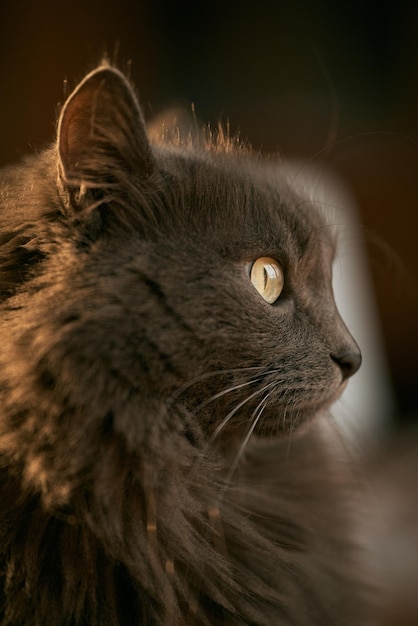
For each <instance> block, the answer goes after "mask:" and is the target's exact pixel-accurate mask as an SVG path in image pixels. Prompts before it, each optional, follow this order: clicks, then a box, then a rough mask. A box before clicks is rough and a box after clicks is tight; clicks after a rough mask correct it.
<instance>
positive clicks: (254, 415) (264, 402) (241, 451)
mask: <svg viewBox="0 0 418 626" xmlns="http://www.w3.org/2000/svg"><path fill="white" fill-rule="evenodd" d="M270 395H271V391H269V392H268V393H267V394H266V395H265V396H264V398H263V399H262V400H261V401H260V402H259V404H258V405H257V407H256V408H255V409H254V411H253V413H252V415H251V420H252V424H251V426H250V428H249V429H248V432H247V434H246V435H245V438H244V441H243V442H242V444H241V447H240V449H239V450H238V452H237V454H236V456H235V459H234V462H233V463H232V464H231V467H230V468H229V471H228V474H227V477H226V479H225V483H224V485H223V488H222V495H223V494H224V492H225V491H226V489H227V488H228V486H229V484H230V482H231V480H232V476H233V475H234V473H235V470H236V469H237V467H238V464H239V462H240V460H241V458H242V455H243V454H244V452H245V449H246V447H247V445H248V442H249V441H250V439H251V436H252V434H253V432H254V430H255V428H256V426H257V424H258V422H259V421H260V418H261V416H262V414H263V412H264V409H265V408H266V406H267V401H268V399H269V397H270Z"/></svg>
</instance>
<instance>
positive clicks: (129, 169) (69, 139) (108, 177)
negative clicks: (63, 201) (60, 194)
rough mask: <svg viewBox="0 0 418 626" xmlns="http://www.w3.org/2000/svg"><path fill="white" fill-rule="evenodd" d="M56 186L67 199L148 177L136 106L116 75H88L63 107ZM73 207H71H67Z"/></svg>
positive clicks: (109, 70) (108, 71)
mask: <svg viewBox="0 0 418 626" xmlns="http://www.w3.org/2000/svg"><path fill="white" fill-rule="evenodd" d="M57 151H58V167H59V184H60V187H61V188H63V189H65V190H67V191H68V192H69V193H70V196H71V197H72V198H74V197H75V198H77V199H80V197H82V196H83V194H84V193H85V192H86V190H88V189H101V190H105V189H106V190H107V191H109V190H110V189H112V187H115V186H116V185H118V183H120V181H121V180H124V179H125V178H126V177H127V176H129V177H130V178H131V179H132V180H142V179H144V178H147V177H149V175H150V174H151V173H152V170H153V159H152V154H151V149H150V144H149V142H148V137H147V134H146V130H145V124H144V119H143V116H142V113H141V109H140V107H139V104H138V100H137V98H136V96H135V93H134V91H133V89H132V87H131V86H130V84H129V82H128V81H127V79H126V78H125V77H124V76H123V74H121V72H119V71H118V70H117V69H115V68H113V67H111V66H107V65H103V66H100V67H99V68H97V69H96V70H94V71H92V72H91V73H90V74H88V75H87V76H86V77H85V78H84V79H83V80H82V81H81V82H80V83H79V85H78V86H77V87H76V89H75V90H74V91H73V92H72V93H71V95H70V96H69V98H68V99H67V101H66V103H65V104H64V106H63V109H62V112H61V115H60V118H59V122H58V136H57ZM71 204H72V205H73V206H74V202H72V203H71Z"/></svg>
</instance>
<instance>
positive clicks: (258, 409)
mask: <svg viewBox="0 0 418 626" xmlns="http://www.w3.org/2000/svg"><path fill="white" fill-rule="evenodd" d="M51 155H52V156H51ZM44 161H45V162H43V163H42V164H41V165H40V166H39V168H40V170H39V171H40V172H41V174H40V175H43V176H44V177H45V181H42V198H41V201H40V200H39V198H38V200H36V202H37V203H38V205H40V208H39V209H38V219H39V224H41V226H39V227H38V226H37V223H36V219H35V218H34V217H33V213H34V211H32V213H31V220H30V229H31V233H34V234H33V236H32V243H30V244H28V243H27V242H26V243H25V245H29V246H30V245H32V246H33V247H34V248H36V249H37V250H38V253H39V254H38V256H37V257H36V258H37V263H36V269H35V270H34V271H33V272H32V273H29V275H28V274H27V273H25V283H24V284H17V285H16V289H15V293H14V295H13V297H12V298H9V299H8V300H7V307H8V309H9V310H12V311H13V315H11V316H10V319H8V322H7V324H6V325H5V326H4V328H5V332H6V333H7V334H8V337H9V338H8V339H7V341H11V343H12V345H13V350H12V352H13V358H14V366H13V367H14V370H13V372H12V371H11V370H10V366H8V368H9V370H10V371H9V370H8V374H7V376H8V378H9V381H8V384H9V385H10V387H11V389H12V391H11V394H12V395H11V396H10V397H12V398H13V403H14V406H15V410H16V411H17V412H18V413H19V415H20V416H21V417H20V418H19V419H20V422H19V423H20V424H23V421H24V420H23V418H22V415H23V414H25V413H26V414H28V415H29V413H30V410H29V409H30V406H32V407H33V406H34V405H35V404H37V411H39V412H41V413H42V414H43V415H44V423H43V426H42V427H41V426H40V425H39V426H38V427H34V426H33V423H32V426H31V429H32V430H31V429H29V430H28V433H29V431H30V432H31V436H32V435H33V432H34V430H35V431H36V428H39V430H40V431H41V430H42V429H43V431H44V432H43V435H42V436H43V438H44V446H47V445H48V437H49V438H50V439H51V441H55V438H56V436H57V435H56V434H57V432H60V433H61V437H62V438H63V440H64V441H69V440H70V439H71V437H70V435H69V434H68V433H69V432H70V431H71V432H72V429H74V430H75V426H74V425H75V424H79V423H82V426H81V427H80V426H78V428H79V430H78V434H77V435H76V436H75V438H74V441H73V445H76V444H77V442H79V441H80V439H81V438H83V437H87V438H90V439H92V438H93V437H94V436H96V435H97V433H98V432H99V431H101V430H105V431H106V433H108V432H109V429H110V430H114V431H115V432H118V433H121V434H122V435H123V437H124V438H126V440H127V441H129V442H130V444H129V445H130V446H136V447H137V448H138V447H139V448H140V446H141V445H142V442H143V441H144V440H146V439H147V437H148V438H149V439H152V437H154V434H155V433H154V431H156V430H157V431H159V432H160V431H163V430H164V429H165V432H170V431H171V432H177V433H184V434H185V435H186V436H187V437H188V439H189V440H194V439H196V438H200V437H206V436H207V435H209V434H210V435H211V436H212V437H214V436H215V437H216V436H218V435H220V431H222V432H225V433H226V432H232V431H237V432H239V433H241V436H244V437H245V436H246V434H247V433H250V432H252V430H253V429H254V430H255V432H258V433H261V434H265V435H269V436H270V435H272V434H277V433H280V432H286V431H288V430H292V429H294V428H295V427H296V426H298V425H299V424H300V423H303V422H305V421H306V420H308V419H309V418H311V417H312V416H313V415H315V414H316V413H318V411H320V410H322V409H324V408H325V407H328V406H329V405H330V404H331V403H332V402H333V401H334V400H335V399H336V398H337V397H338V396H339V394H340V393H341V391H342V390H343V388H344V386H345V384H346V382H347V379H348V378H349V377H350V376H351V375H352V374H353V373H354V372H355V371H356V370H357V369H358V367H359V365H360V360H361V358H360V353H359V350H358V347H357V345H356V344H355V342H354V340H353V339H352V337H351V335H350V334H349V332H348V331H347V329H346V327H345V325H344V323H343V321H342V320H341V318H340V316H339V314H338V312H337V309H336V306H335V303H334V298H333V293H332V286H331V274H332V262H333V257H334V254H335V247H336V241H335V233H334V230H333V228H332V227H331V226H330V225H328V223H327V221H326V218H325V214H324V213H323V212H322V211H321V208H320V207H318V205H317V204H316V203H315V202H314V201H311V200H310V199H309V197H308V196H304V195H301V194H300V193H299V191H298V190H297V185H296V184H295V182H294V181H293V180H292V178H291V177H289V176H288V175H287V174H286V173H285V172H284V170H283V168H282V167H281V166H280V164H276V163H274V162H272V161H269V162H264V161H262V160H261V159H260V158H259V157H256V156H254V155H252V154H251V153H250V152H249V151H248V150H246V149H242V148H240V147H239V146H234V142H233V141H232V140H230V139H228V138H227V137H223V136H222V135H221V134H218V135H217V136H216V137H206V140H205V141H203V140H202V139H201V138H200V139H196V138H195V139H193V138H187V137H183V138H182V137H181V135H180V134H179V135H176V134H175V133H174V135H172V137H171V139H170V140H168V141H167V140H166V141H164V140H163V141H161V142H159V143H155V144H151V142H150V140H149V137H148V135H147V130H146V126H145V124H144V120H143V116H142V113H141V109H140V107H139V104H138V100H137V98H136V96H135V94H134V91H133V89H132V87H131V86H130V84H129V82H128V80H127V79H126V78H125V77H124V76H123V75H122V74H121V73H120V72H119V71H118V70H116V69H114V68H112V67H109V66H101V67H99V68H98V69H97V70H95V71H93V72H92V73H90V74H89V75H88V76H87V77H86V78H84V80H83V81H82V82H81V83H80V84H79V86H78V87H77V88H76V89H75V91H74V92H73V93H72V94H71V95H70V96H69V98H68V100H67V102H66V103H65V105H64V107H63V109H62V112H61V116H60V119H59V124H58V133H57V142H56V146H55V147H54V149H53V151H52V152H50V153H48V155H47V157H45V159H44ZM45 163H46V165H45ZM25 202H35V201H34V200H33V199H30V200H29V199H26V200H25V199H23V200H21V203H22V210H23V211H24V210H25V209H24V207H23V204H24V203H25ZM28 276H29V277H28ZM10 337H11V339H10ZM10 350H11V349H10ZM10 353H11V352H8V354H9V356H10ZM17 371H19V372H20V377H21V380H20V383H19V384H17V383H16V380H15V379H14V377H15V378H16V372H17ZM10 381H12V382H10ZM28 398H29V400H28ZM63 415H64V416H67V417H65V419H64V418H63ZM31 419H32V418H31ZM22 420H23V421H22ZM35 421H36V418H35ZM47 424H48V426H47ZM66 431H68V433H67V434H68V440H67V439H66V437H67V435H66ZM45 433H47V438H46V440H45ZM152 433H154V434H152ZM159 437H160V435H155V438H156V440H159ZM28 441H29V435H28ZM74 442H75V443H74ZM31 445H32V444H31ZM66 445H68V444H66Z"/></svg>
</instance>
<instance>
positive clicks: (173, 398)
mask: <svg viewBox="0 0 418 626" xmlns="http://www.w3.org/2000/svg"><path fill="white" fill-rule="evenodd" d="M262 369H263V368H262V367H261V366H251V367H235V368H229V369H228V368H226V369H219V370H214V371H212V372H205V373H204V374H200V375H199V376H196V377H195V378H192V379H191V380H189V381H188V382H187V383H185V384H184V385H182V386H181V387H179V388H178V389H176V390H175V391H173V393H172V394H171V395H170V396H169V397H168V398H167V402H166V404H167V406H168V407H169V406H171V405H172V404H173V403H174V402H175V401H176V400H177V399H178V398H179V397H180V396H181V395H182V394H183V393H184V392H185V391H187V390H188V389H190V387H193V385H196V384H197V383H200V382H203V381H204V380H207V379H208V378H212V377H214V376H222V375H225V374H236V373H242V372H249V371H254V370H258V371H259V370H262Z"/></svg>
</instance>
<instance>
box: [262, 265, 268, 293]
mask: <svg viewBox="0 0 418 626" xmlns="http://www.w3.org/2000/svg"><path fill="white" fill-rule="evenodd" d="M263 275H264V287H263V288H264V289H265V288H266V287H267V281H268V274H267V268H266V266H264V268H263Z"/></svg>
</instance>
